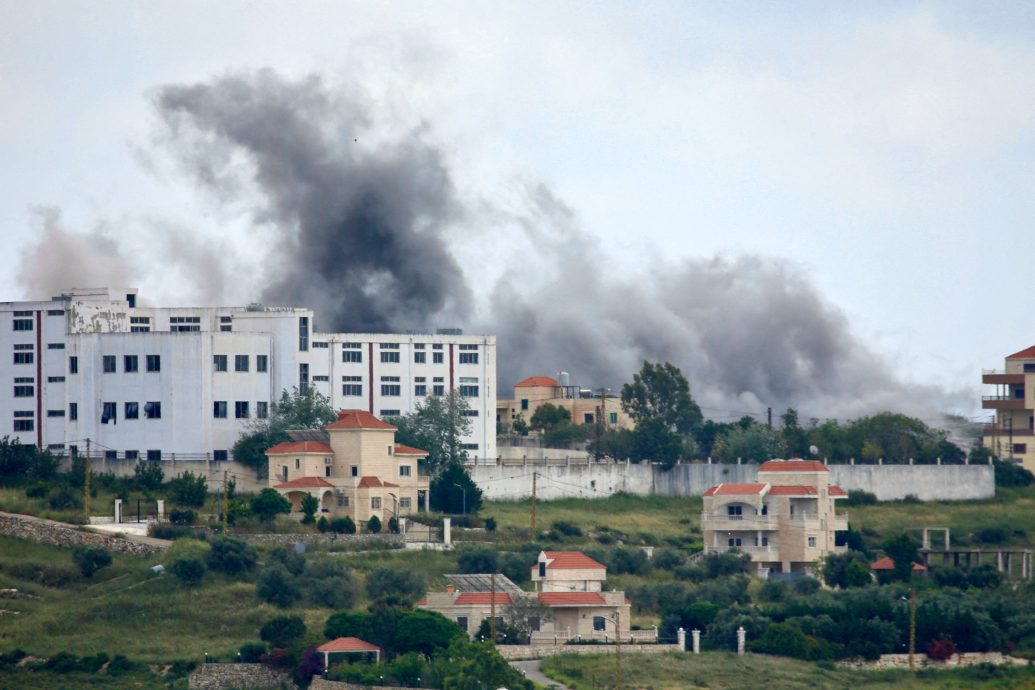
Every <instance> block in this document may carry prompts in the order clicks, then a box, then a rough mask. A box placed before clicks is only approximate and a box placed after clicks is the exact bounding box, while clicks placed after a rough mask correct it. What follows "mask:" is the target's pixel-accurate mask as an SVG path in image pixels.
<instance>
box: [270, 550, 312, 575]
mask: <svg viewBox="0 0 1035 690" xmlns="http://www.w3.org/2000/svg"><path fill="white" fill-rule="evenodd" d="M270 562H271V563H279V564H280V565H282V566H284V569H285V570H287V571H288V572H289V573H291V574H292V575H295V576H298V575H301V574H302V572H303V571H305V556H303V555H302V554H300V553H298V552H296V551H295V550H294V549H292V548H288V547H286V546H280V547H277V548H275V549H273V551H271V552H270Z"/></svg>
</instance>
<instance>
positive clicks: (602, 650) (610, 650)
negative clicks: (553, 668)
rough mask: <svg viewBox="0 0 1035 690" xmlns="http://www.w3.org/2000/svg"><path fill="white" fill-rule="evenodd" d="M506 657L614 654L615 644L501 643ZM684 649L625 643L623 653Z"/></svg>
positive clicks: (525, 657)
mask: <svg viewBox="0 0 1035 690" xmlns="http://www.w3.org/2000/svg"><path fill="white" fill-rule="evenodd" d="M496 651H497V652H499V653H500V656H502V657H503V658H504V659H507V660H513V659H545V658H546V657H548V656H556V655H558V654H614V653H615V645H613V644H558V645H552V644H551V645H528V644H501V645H498V646H497V647H496ZM681 651H684V650H682V649H680V648H679V645H678V644H623V645H622V655H623V656H624V655H626V654H666V653H668V652H681Z"/></svg>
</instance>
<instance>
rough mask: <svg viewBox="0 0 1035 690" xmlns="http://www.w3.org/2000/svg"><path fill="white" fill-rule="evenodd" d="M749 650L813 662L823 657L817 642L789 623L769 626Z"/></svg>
mask: <svg viewBox="0 0 1035 690" xmlns="http://www.w3.org/2000/svg"><path fill="white" fill-rule="evenodd" d="M751 650H752V651H754V652H761V653H762V654H774V655H778V656H789V657H793V658H795V659H807V660H814V659H819V658H822V656H823V652H822V650H821V649H820V644H819V641H818V640H816V638H814V637H810V636H808V635H806V634H805V633H803V632H802V631H801V629H800V628H798V626H796V625H793V624H791V623H773V624H772V625H770V626H769V627H768V628H766V631H765V633H764V634H763V635H762V637H761V638H759V639H758V640H756V641H755V642H754V643H753V644H752V645H751Z"/></svg>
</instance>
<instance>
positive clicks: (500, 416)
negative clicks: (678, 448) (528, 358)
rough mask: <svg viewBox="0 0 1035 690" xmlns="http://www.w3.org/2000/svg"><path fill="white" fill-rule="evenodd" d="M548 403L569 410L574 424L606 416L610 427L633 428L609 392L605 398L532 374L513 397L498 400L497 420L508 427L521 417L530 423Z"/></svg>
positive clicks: (619, 402) (549, 377) (591, 421)
mask: <svg viewBox="0 0 1035 690" xmlns="http://www.w3.org/2000/svg"><path fill="white" fill-rule="evenodd" d="M565 376H566V375H565ZM547 403H549V404H551V405H554V406H556V407H560V408H562V409H565V410H567V411H568V414H570V415H571V422H572V424H596V423H597V422H598V421H601V419H600V415H603V419H602V421H603V423H604V424H605V425H607V426H610V427H619V428H622V429H631V428H633V423H632V419H631V418H630V417H629V415H627V414H626V413H625V411H624V410H623V409H622V401H621V400H620V399H619V398H617V397H615V396H610V395H608V396H605V397H604V398H603V399H601V398H600V396H599V391H597V390H593V389H583V388H581V387H580V386H573V385H568V384H567V383H566V382H565V381H557V379H555V378H553V377H551V376H529V377H528V378H526V379H524V380H522V381H518V382H517V383H515V384H514V399H513V400H502V399H497V400H496V421H497V422H499V423H502V424H503V425H504V426H506V427H509V426H511V425H513V424H514V422H516V421H517V420H518V419H523V420H524V421H525V422H528V421H530V420H531V419H532V415H534V414H535V411H536V410H537V409H538V408H539V406H540V405H544V404H547Z"/></svg>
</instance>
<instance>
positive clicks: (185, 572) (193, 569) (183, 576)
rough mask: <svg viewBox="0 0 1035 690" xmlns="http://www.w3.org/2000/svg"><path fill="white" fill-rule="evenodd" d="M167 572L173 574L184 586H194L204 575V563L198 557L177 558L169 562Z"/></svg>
mask: <svg viewBox="0 0 1035 690" xmlns="http://www.w3.org/2000/svg"><path fill="white" fill-rule="evenodd" d="M169 572H171V573H172V574H173V575H175V576H176V579H177V580H179V581H180V583H182V584H183V586H184V587H196V586H197V585H199V584H200V583H201V579H202V578H203V577H204V576H205V564H204V563H202V562H201V559H200V558H190V557H185V558H177V559H176V560H175V561H173V562H172V563H170V564H169Z"/></svg>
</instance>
